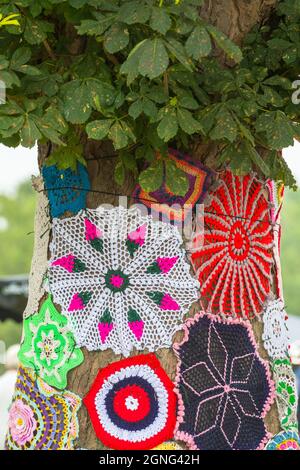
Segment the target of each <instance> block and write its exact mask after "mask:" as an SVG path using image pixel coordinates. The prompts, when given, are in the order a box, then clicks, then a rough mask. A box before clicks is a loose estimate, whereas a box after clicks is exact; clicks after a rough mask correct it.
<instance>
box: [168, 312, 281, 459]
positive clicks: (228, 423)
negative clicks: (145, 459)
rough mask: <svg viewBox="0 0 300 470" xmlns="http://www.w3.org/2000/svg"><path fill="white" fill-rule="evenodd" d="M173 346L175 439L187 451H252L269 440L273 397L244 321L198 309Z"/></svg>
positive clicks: (260, 360) (271, 383)
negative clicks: (268, 421)
mask: <svg viewBox="0 0 300 470" xmlns="http://www.w3.org/2000/svg"><path fill="white" fill-rule="evenodd" d="M185 330H186V331H185V337H184V339H183V341H182V343H180V344H176V345H175V346H174V350H175V353H176V355H177V357H178V360H179V363H178V368H177V375H176V386H177V393H178V396H179V416H178V420H177V422H178V424H177V428H176V433H175V438H176V439H178V440H180V441H184V442H186V443H187V445H188V446H189V447H190V448H192V449H201V450H202V449H203V450H255V449H258V448H261V447H263V445H264V444H265V441H266V440H267V438H268V433H267V431H266V428H265V425H264V421H263V418H264V417H265V415H266V413H267V411H268V410H269V408H270V406H271V404H272V402H273V400H274V384H273V382H272V380H271V378H270V372H269V367H268V364H267V363H266V362H265V361H263V360H262V359H261V358H260V357H259V354H258V351H257V347H256V344H255V340H254V335H253V332H252V330H251V325H250V323H249V322H244V321H242V320H238V319H233V318H228V319H221V317H219V316H216V315H210V314H209V315H207V314H205V313H200V314H198V315H196V317H195V318H194V319H190V320H188V321H187V324H186V327H185Z"/></svg>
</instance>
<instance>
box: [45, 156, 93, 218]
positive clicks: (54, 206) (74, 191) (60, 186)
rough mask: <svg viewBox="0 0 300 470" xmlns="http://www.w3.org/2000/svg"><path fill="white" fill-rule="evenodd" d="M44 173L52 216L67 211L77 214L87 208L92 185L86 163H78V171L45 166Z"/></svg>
mask: <svg viewBox="0 0 300 470" xmlns="http://www.w3.org/2000/svg"><path fill="white" fill-rule="evenodd" d="M42 173H43V178H44V181H45V188H46V189H47V191H48V198H49V202H50V210H51V215H52V217H60V216H61V215H63V214H64V213H65V212H66V211H70V212H72V213H73V214H76V213H77V212H79V211H80V210H81V209H85V208H86V196H87V193H88V190H89V189H90V187H91V185H90V180H89V176H88V173H87V170H86V168H85V166H84V165H82V164H81V163H78V165H77V171H73V170H71V168H68V169H66V170H59V169H58V168H57V166H56V165H52V166H44V167H43V170H42Z"/></svg>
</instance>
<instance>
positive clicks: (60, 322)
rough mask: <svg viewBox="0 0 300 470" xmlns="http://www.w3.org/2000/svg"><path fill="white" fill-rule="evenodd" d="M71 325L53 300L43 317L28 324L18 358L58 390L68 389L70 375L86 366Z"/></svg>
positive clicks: (46, 305) (34, 316)
mask: <svg viewBox="0 0 300 470" xmlns="http://www.w3.org/2000/svg"><path fill="white" fill-rule="evenodd" d="M67 323H68V320H67V318H66V317H64V316H63V315H61V314H60V313H59V312H58V311H57V310H56V308H55V307H54V305H53V303H52V300H51V297H50V296H49V297H48V299H47V300H46V301H45V302H44V303H43V305H42V307H41V310H40V312H39V313H37V314H35V315H33V316H31V317H29V318H27V319H26V320H24V342H23V344H22V345H21V348H20V351H19V354H18V357H19V360H20V362H21V363H22V364H23V365H24V366H26V367H31V368H33V369H34V370H35V372H36V373H37V375H39V376H40V377H41V378H42V379H43V380H44V381H45V382H47V383H48V384H49V385H52V386H53V387H56V388H58V389H64V388H66V386H67V373H68V372H69V370H71V369H73V368H74V367H77V366H79V365H80V364H81V363H82V362H83V353H82V351H81V350H80V349H79V348H77V347H76V344H75V340H74V337H73V334H72V333H71V331H70V330H69V329H68V326H67Z"/></svg>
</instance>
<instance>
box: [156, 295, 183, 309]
mask: <svg viewBox="0 0 300 470" xmlns="http://www.w3.org/2000/svg"><path fill="white" fill-rule="evenodd" d="M160 308H161V309H162V310H180V305H178V303H177V302H176V301H175V300H174V299H173V298H172V297H171V296H170V295H169V294H164V296H163V298H162V300H161V303H160Z"/></svg>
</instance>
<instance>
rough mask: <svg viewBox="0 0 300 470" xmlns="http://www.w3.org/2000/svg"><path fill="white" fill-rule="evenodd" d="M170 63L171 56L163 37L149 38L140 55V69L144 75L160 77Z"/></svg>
mask: <svg viewBox="0 0 300 470" xmlns="http://www.w3.org/2000/svg"><path fill="white" fill-rule="evenodd" d="M168 65H169V56H168V54H167V51H166V48H165V46H164V43H163V41H162V40H161V39H158V38H156V39H147V40H146V43H145V44H144V47H143V51H142V55H141V57H140V61H139V66H138V70H139V73H140V74H141V75H143V76H144V77H148V78H150V80H153V78H156V77H159V75H161V74H162V73H164V72H165V70H166V69H167V68H168Z"/></svg>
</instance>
